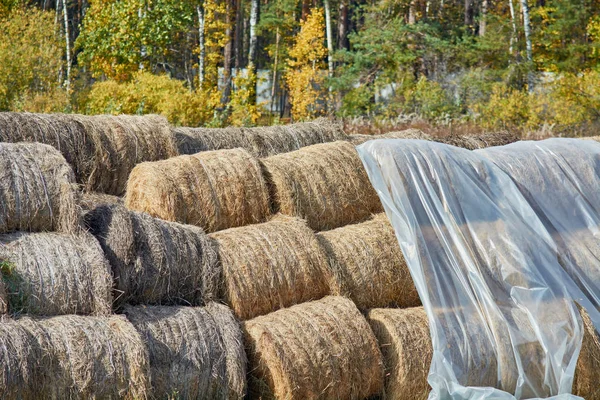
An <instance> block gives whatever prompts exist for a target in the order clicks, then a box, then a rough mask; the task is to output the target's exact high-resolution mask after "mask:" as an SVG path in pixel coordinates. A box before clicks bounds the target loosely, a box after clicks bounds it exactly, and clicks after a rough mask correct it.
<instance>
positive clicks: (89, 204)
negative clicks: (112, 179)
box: [79, 192, 124, 212]
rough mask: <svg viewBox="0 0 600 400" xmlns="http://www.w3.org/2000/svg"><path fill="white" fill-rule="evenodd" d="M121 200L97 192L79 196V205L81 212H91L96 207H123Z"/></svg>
mask: <svg viewBox="0 0 600 400" xmlns="http://www.w3.org/2000/svg"><path fill="white" fill-rule="evenodd" d="M123 204H124V202H123V198H121V197H118V196H113V195H110V194H105V193H98V192H84V193H82V194H81V198H80V200H79V205H80V206H81V209H82V211H84V212H85V211H91V210H93V209H94V208H96V207H100V206H110V205H123Z"/></svg>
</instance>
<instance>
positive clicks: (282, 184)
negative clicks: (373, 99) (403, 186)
mask: <svg viewBox="0 0 600 400" xmlns="http://www.w3.org/2000/svg"><path fill="white" fill-rule="evenodd" d="M262 163H263V167H264V172H265V177H266V179H267V181H268V182H269V184H270V186H271V192H272V199H273V201H274V202H275V207H276V208H277V209H278V210H279V211H280V212H281V213H283V214H286V215H292V216H297V217H300V218H303V219H305V220H306V221H307V223H308V225H309V226H310V227H311V228H312V229H314V230H317V231H319V230H327V229H333V228H337V227H340V226H343V225H347V224H351V223H356V222H361V221H363V220H365V219H367V218H368V217H369V216H370V215H371V214H372V213H376V212H380V211H382V206H381V202H380V201H379V198H378V197H377V193H375V190H374V189H373V187H372V186H371V183H370V182H369V178H368V177H367V173H366V171H365V169H364V167H363V165H362V162H361V160H360V158H359V156H358V153H357V152H356V149H355V148H354V146H353V145H352V144H350V143H348V142H334V143H326V144H318V145H314V146H309V147H305V148H303V149H300V150H298V151H294V152H291V153H287V154H280V155H277V156H272V157H268V158H265V159H263V160H262Z"/></svg>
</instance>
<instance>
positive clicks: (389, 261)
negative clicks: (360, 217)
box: [317, 213, 421, 309]
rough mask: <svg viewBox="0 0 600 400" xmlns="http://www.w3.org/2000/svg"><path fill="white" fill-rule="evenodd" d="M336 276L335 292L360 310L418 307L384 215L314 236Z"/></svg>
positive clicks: (398, 250)
mask: <svg viewBox="0 0 600 400" xmlns="http://www.w3.org/2000/svg"><path fill="white" fill-rule="evenodd" d="M317 237H318V238H319V241H320V242H321V244H322V245H323V247H324V248H325V249H326V251H327V255H328V258H329V265H330V267H331V270H332V271H333V274H334V276H335V277H336V289H335V290H334V291H336V292H339V293H340V294H342V295H344V296H347V297H349V298H350V299H352V301H354V303H355V304H356V305H357V306H358V308H360V309H366V308H374V307H388V306H397V307H414V306H418V305H420V304H421V301H420V300H419V295H418V293H417V289H416V288H415V285H414V283H413V280H412V277H411V275H410V272H409V270H408V267H407V265H406V261H405V260H404V256H403V255H402V251H401V250H400V245H399V244H398V239H397V238H396V235H395V233H394V228H393V227H392V225H391V224H390V223H389V221H388V219H387V217H386V215H385V214H383V213H382V214H378V215H376V216H375V217H373V218H372V219H371V220H369V221H366V222H362V223H359V224H354V225H347V226H344V227H341V228H337V229H333V230H331V231H326V232H321V233H318V234H317Z"/></svg>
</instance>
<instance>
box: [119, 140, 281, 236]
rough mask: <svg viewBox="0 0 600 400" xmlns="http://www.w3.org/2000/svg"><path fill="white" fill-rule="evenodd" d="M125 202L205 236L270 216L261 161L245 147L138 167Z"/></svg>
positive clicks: (132, 175) (130, 207) (185, 156)
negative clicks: (199, 229)
mask: <svg viewBox="0 0 600 400" xmlns="http://www.w3.org/2000/svg"><path fill="white" fill-rule="evenodd" d="M125 204H126V206H127V207H128V208H129V209H131V210H136V211H142V212H146V213H148V214H150V215H152V216H154V217H157V218H161V219H164V220H167V221H177V222H180V223H183V224H190V225H196V226H200V227H202V228H203V229H204V230H205V231H206V232H214V231H218V230H221V229H227V228H232V227H237V226H243V225H248V224H254V223H259V222H263V221H264V220H265V219H266V218H267V217H268V216H269V215H270V214H271V209H270V205H269V192H268V189H267V186H266V183H265V180H264V178H263V176H262V173H261V169H260V165H259V163H258V160H257V159H256V158H254V157H253V156H252V155H250V154H249V153H248V152H247V151H246V150H243V149H233V150H220V151H208V152H203V153H198V154H194V155H192V156H188V155H184V156H179V157H175V158H171V159H168V160H164V161H157V162H148V163H142V164H139V165H137V166H136V167H135V168H134V169H133V171H132V172H131V175H130V176H129V182H128V184H127V194H126V196H125Z"/></svg>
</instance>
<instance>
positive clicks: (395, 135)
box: [349, 129, 433, 146]
mask: <svg viewBox="0 0 600 400" xmlns="http://www.w3.org/2000/svg"><path fill="white" fill-rule="evenodd" d="M349 138H350V142H351V143H352V144H353V145H355V146H358V145H360V144H363V143H365V142H368V141H369V140H375V139H420V140H433V139H432V137H431V136H430V135H428V134H426V133H425V132H423V131H421V130H419V129H406V130H403V131H396V132H387V133H384V134H382V135H351V136H349Z"/></svg>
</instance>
